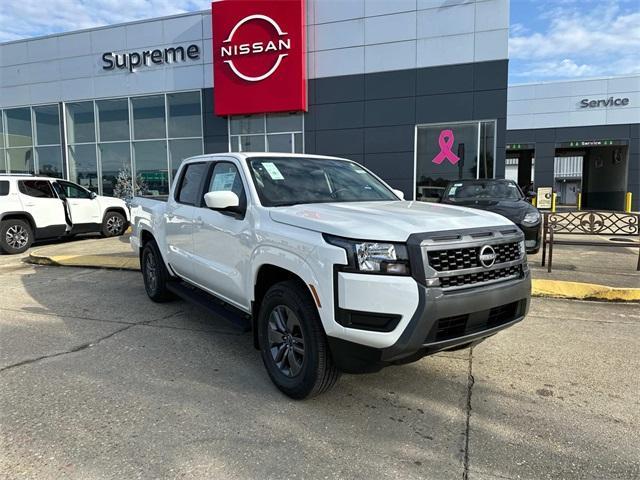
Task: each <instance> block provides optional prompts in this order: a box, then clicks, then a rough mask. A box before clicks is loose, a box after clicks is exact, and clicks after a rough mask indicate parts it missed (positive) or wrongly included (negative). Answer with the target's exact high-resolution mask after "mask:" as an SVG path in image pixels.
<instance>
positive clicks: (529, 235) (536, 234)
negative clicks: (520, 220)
mask: <svg viewBox="0 0 640 480" xmlns="http://www.w3.org/2000/svg"><path fill="white" fill-rule="evenodd" d="M518 228H519V229H520V230H522V233H524V244H525V248H526V249H527V253H537V252H538V250H540V245H541V243H542V223H538V224H537V225H532V226H526V225H522V224H519V225H518Z"/></svg>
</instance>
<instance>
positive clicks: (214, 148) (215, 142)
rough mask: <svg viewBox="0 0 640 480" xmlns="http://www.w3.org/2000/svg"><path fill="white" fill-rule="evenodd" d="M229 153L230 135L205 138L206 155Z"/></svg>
mask: <svg viewBox="0 0 640 480" xmlns="http://www.w3.org/2000/svg"><path fill="white" fill-rule="evenodd" d="M228 151H229V137H228V135H210V136H207V137H204V153H220V152H228Z"/></svg>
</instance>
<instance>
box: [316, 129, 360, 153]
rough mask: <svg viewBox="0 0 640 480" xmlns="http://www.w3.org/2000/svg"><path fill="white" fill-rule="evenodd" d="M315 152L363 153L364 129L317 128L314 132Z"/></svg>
mask: <svg viewBox="0 0 640 480" xmlns="http://www.w3.org/2000/svg"><path fill="white" fill-rule="evenodd" d="M315 138H316V147H315V151H314V152H315V153H317V154H320V155H337V154H346V153H349V154H353V153H357V154H362V153H364V130H363V129H361V128H350V129H348V130H318V131H317V132H316V133H315Z"/></svg>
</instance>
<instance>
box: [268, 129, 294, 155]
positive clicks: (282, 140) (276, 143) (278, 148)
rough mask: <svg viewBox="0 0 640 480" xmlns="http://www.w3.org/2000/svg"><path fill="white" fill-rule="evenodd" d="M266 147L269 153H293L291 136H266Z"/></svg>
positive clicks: (282, 134) (284, 134)
mask: <svg viewBox="0 0 640 480" xmlns="http://www.w3.org/2000/svg"><path fill="white" fill-rule="evenodd" d="M267 147H268V150H269V151H270V152H293V134H292V133H277V134H271V135H267Z"/></svg>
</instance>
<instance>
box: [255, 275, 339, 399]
mask: <svg viewBox="0 0 640 480" xmlns="http://www.w3.org/2000/svg"><path fill="white" fill-rule="evenodd" d="M258 339H259V342H260V351H261V354H262V361H263V362H264V365H265V367H266V369H267V372H268V373H269V377H271V380H272V381H273V383H274V384H275V385H276V387H278V388H279V389H280V390H281V391H282V392H283V393H285V394H286V395H288V396H289V397H291V398H295V399H303V398H309V397H313V396H315V395H319V394H321V393H323V392H326V391H327V390H329V389H330V388H331V387H333V386H334V385H335V383H336V381H337V380H338V378H339V376H340V372H339V371H338V369H337V368H336V366H335V365H334V363H333V360H332V358H331V353H330V351H329V346H328V345H327V339H326V336H325V334H324V330H323V329H322V325H321V323H320V317H319V315H318V310H317V309H316V306H315V304H314V303H313V300H312V298H311V296H310V294H309V292H308V291H307V290H306V289H305V288H304V287H302V286H301V285H299V284H298V283H297V282H295V281H286V282H281V283H277V284H276V285H274V286H272V287H271V288H270V289H269V290H268V291H267V293H266V295H265V296H264V299H263V300H262V305H261V306H260V313H259V315H258Z"/></svg>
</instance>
